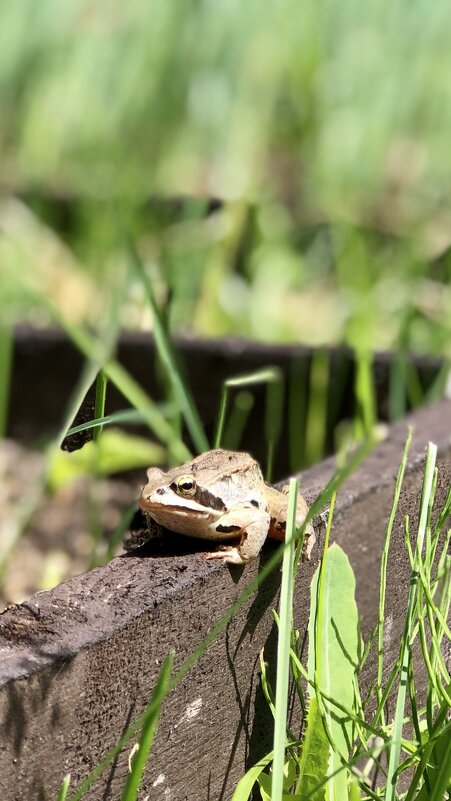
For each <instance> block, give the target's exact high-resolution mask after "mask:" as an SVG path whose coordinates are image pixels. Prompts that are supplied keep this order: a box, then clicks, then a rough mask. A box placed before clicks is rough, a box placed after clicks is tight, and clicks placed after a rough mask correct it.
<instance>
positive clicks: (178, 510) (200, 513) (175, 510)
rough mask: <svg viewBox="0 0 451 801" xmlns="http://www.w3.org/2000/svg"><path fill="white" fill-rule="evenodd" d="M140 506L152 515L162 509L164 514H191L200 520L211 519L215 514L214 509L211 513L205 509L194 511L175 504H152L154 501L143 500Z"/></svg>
mask: <svg viewBox="0 0 451 801" xmlns="http://www.w3.org/2000/svg"><path fill="white" fill-rule="evenodd" d="M139 506H140V508H141V509H143V510H144V511H145V512H150V513H151V512H152V511H158V510H160V509H161V511H162V512H170V513H171V514H174V515H181V516H184V517H185V516H186V515H187V514H189V515H190V517H198V518H200V519H203V518H206V517H211V515H214V514H215V510H214V509H211V511H210V510H204V509H193V508H192V507H186V506H185V507H180V506H176V505H175V504H174V505H171V504H169V503H155V502H152V501H144V500H141V501H140V502H139Z"/></svg>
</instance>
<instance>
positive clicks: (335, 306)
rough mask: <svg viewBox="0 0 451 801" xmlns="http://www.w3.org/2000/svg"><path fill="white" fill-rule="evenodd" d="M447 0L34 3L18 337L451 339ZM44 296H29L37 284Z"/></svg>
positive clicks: (11, 204) (3, 43)
mask: <svg viewBox="0 0 451 801" xmlns="http://www.w3.org/2000/svg"><path fill="white" fill-rule="evenodd" d="M450 29H451V7H450V6H449V4H448V3H447V2H445V0H435V2H434V3H430V2H426V0H414V2H411V1H410V0H409V1H408V0H396V2H387V1H386V0H368V2H366V3H360V2H357V0H342V1H341V2H339V3H338V2H328V0H321V2H317V0H303V2H298V1H297V0H277V2H276V1H275V0H269V1H268V2H266V3H264V4H262V3H260V2H256V1H255V0H247V2H246V3H245V4H243V3H238V2H236V0H221V2H219V3H218V2H212V0H186V1H185V2H183V3H180V2H175V1H174V0H165V2H164V3H161V2H154V1H153V0H151V1H149V0H129V2H127V3H123V2H119V0H103V2H99V1H97V2H96V0H71V2H70V3H67V2H66V1H65V0H43V1H42V2H40V3H36V2H34V0H21V1H20V2H19V3H8V2H5V3H2V24H1V26H0V107H1V116H0V148H1V161H0V185H1V207H0V226H1V231H0V270H1V272H2V276H3V280H2V281H1V289H0V291H1V296H0V303H1V317H2V320H3V323H4V326H10V325H12V324H14V323H17V322H18V321H24V320H29V321H31V322H33V323H34V324H35V325H43V324H46V323H48V322H50V321H51V316H50V317H49V312H48V309H46V308H45V306H44V305H41V304H40V302H39V293H43V294H45V295H46V296H47V297H51V298H53V299H54V300H55V302H56V303H57V304H58V306H59V308H60V309H61V310H62V312H63V313H64V314H65V315H67V316H68V317H69V318H75V319H77V320H82V321H85V322H87V323H89V325H90V326H94V327H99V326H100V327H101V326H102V325H104V324H105V320H106V319H108V318H109V317H110V316H111V314H113V313H114V314H116V315H118V316H119V321H120V326H121V327H122V328H132V329H133V328H142V327H144V328H148V327H151V325H152V321H151V316H150V314H149V313H148V311H147V310H146V304H145V302H144V292H143V288H142V286H141V285H140V283H139V281H137V280H136V277H134V276H133V274H132V273H131V272H130V270H129V268H128V257H127V247H126V241H127V239H129V238H130V237H131V238H132V239H133V241H134V243H135V244H136V247H137V248H138V250H139V253H140V256H141V258H142V259H143V262H144V264H145V266H146V270H147V271H148V275H149V277H150V278H151V280H152V282H153V286H154V288H155V292H156V295H157V298H158V301H159V303H160V304H161V305H162V306H164V307H165V308H166V311H167V315H168V319H169V321H170V325H171V329H172V330H173V331H178V332H181V331H189V332H191V333H195V334H200V335H207V336H218V335H223V334H236V335H243V336H245V337H251V338H255V339H259V340H266V341H284V342H293V341H296V342H304V343H312V344H325V343H336V342H344V343H347V344H349V345H351V346H352V347H354V348H357V349H358V350H360V351H362V350H367V351H370V352H372V351H374V350H376V349H387V348H391V349H398V350H399V349H401V350H402V351H412V352H417V353H434V354H439V355H443V356H446V357H449V355H450V352H451V336H450V333H451V331H450V327H451V289H450V285H449V279H450V276H451V256H450V251H449V248H450V244H451V211H450V193H451V156H450V133H451V82H450V80H449V77H450V74H451V50H450V47H449V30H450ZM30 289H31V290H32V291H31V292H30V291H29V290H30Z"/></svg>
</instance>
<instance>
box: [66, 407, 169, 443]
mask: <svg viewBox="0 0 451 801" xmlns="http://www.w3.org/2000/svg"><path fill="white" fill-rule="evenodd" d="M159 408H160V411H161V412H163V408H162V407H161V406H160V407H159ZM144 422H145V417H144V415H143V413H142V412H138V411H137V410H136V409H124V410H123V411H119V412H113V413H112V414H106V415H105V416H104V417H99V418H96V419H95V420H88V421H87V422H86V423H80V425H78V426H73V427H72V428H69V430H68V431H67V432H66V437H71V436H72V435H73V434H79V433H80V432H81V431H89V429H90V428H97V427H99V426H100V427H103V426H106V425H114V424H115V423H144Z"/></svg>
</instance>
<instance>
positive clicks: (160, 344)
mask: <svg viewBox="0 0 451 801" xmlns="http://www.w3.org/2000/svg"><path fill="white" fill-rule="evenodd" d="M129 251H130V254H131V260H132V263H133V266H134V267H135V270H136V272H137V274H138V276H139V278H140V281H141V283H142V285H143V286H144V289H145V292H146V296H147V300H148V303H149V306H150V308H151V310H152V315H153V332H154V336H155V344H156V346H157V350H158V354H159V356H160V359H161V362H162V364H163V366H164V368H165V371H166V375H167V377H168V380H169V382H170V385H171V387H172V390H173V393H174V399H175V400H176V402H177V403H178V405H179V407H180V410H181V412H182V414H183V416H184V418H185V421H186V425H187V427H188V431H189V433H190V435H191V438H192V440H193V443H194V445H195V446H196V448H197V450H198V451H199V452H202V451H207V450H208V449H209V447H210V445H209V442H208V439H207V437H206V436H205V431H204V429H203V426H202V423H201V420H200V417H199V413H198V411H197V408H196V405H195V403H194V400H193V397H192V395H191V392H190V391H189V389H188V387H187V385H186V384H185V382H184V381H183V380H182V376H181V373H180V369H179V367H178V364H177V359H176V356H175V351H174V346H173V344H172V342H171V340H170V338H169V336H168V331H167V327H166V325H165V323H164V321H163V319H162V316H161V313H160V310H159V309H158V306H157V303H156V301H155V296H154V293H153V289H152V284H151V282H150V281H149V278H148V277H147V274H146V272H145V270H144V267H143V264H142V262H141V259H140V258H139V256H138V253H137V251H136V248H135V247H134V245H133V244H132V243H129Z"/></svg>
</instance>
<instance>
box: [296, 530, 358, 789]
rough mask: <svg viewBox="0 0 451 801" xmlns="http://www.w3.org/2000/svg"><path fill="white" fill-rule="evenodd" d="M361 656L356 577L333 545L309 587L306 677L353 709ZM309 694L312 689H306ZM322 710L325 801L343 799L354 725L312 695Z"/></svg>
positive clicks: (325, 702) (343, 555)
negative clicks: (328, 776)
mask: <svg viewBox="0 0 451 801" xmlns="http://www.w3.org/2000/svg"><path fill="white" fill-rule="evenodd" d="M360 656H361V636H360V630H359V618H358V610H357V605H356V601H355V579H354V573H353V571H352V568H351V565H350V563H349V560H348V557H347V556H346V554H345V553H344V551H343V550H342V549H341V548H340V547H339V546H338V545H336V544H334V545H332V546H331V547H330V548H329V549H328V551H327V552H326V554H325V556H324V558H323V561H322V563H321V565H320V567H319V568H318V569H317V571H316V573H315V575H314V577H313V581H312V586H311V614H310V621H309V659H308V675H309V679H310V680H311V681H312V682H313V683H314V685H315V686H316V688H317V692H318V691H319V692H320V693H324V694H325V695H326V696H327V697H329V698H333V699H334V700H335V701H336V702H338V703H339V704H340V705H341V706H342V707H344V708H345V709H348V710H350V711H352V710H355V708H356V702H357V698H356V690H355V674H356V669H357V665H358V663H359V660H360ZM309 692H310V694H311V695H312V694H313V693H314V690H312V688H311V687H310V689H309ZM317 697H318V699H320V698H321V700H319V704H320V705H321V706H322V708H323V710H324V716H325V722H326V726H327V730H328V733H329V737H330V740H331V742H332V743H333V748H332V747H331V748H330V759H329V770H330V773H331V775H332V774H333V777H332V778H331V779H330V780H329V782H328V785H327V789H328V796H329V799H330V801H342V799H344V798H347V795H348V787H347V779H348V776H347V771H346V770H342V769H341V767H342V765H343V762H345V763H346V762H347V761H348V759H349V750H350V745H351V743H352V740H353V723H352V720H351V719H350V717H349V716H348V715H346V713H344V712H343V711H341V710H339V709H338V708H337V707H336V706H335V705H333V704H332V703H330V702H328V701H327V700H325V699H324V697H323V696H322V695H317Z"/></svg>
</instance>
